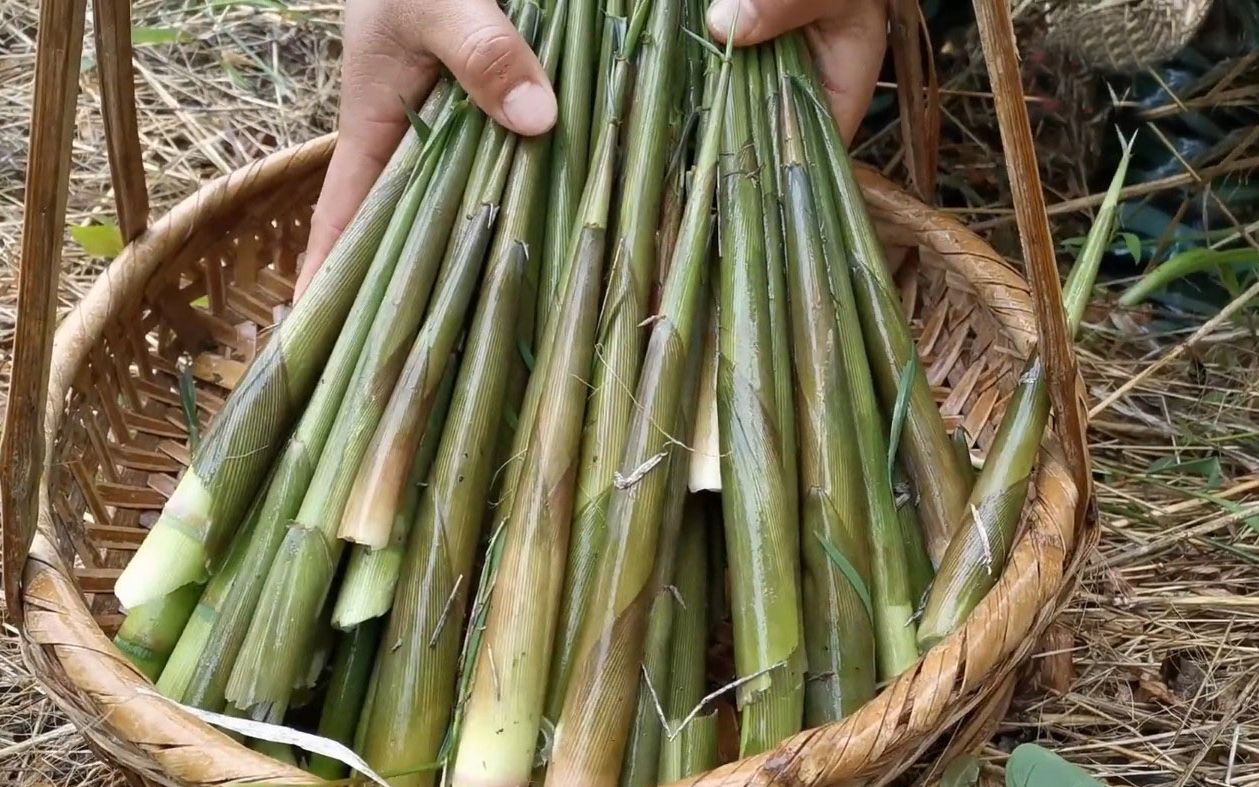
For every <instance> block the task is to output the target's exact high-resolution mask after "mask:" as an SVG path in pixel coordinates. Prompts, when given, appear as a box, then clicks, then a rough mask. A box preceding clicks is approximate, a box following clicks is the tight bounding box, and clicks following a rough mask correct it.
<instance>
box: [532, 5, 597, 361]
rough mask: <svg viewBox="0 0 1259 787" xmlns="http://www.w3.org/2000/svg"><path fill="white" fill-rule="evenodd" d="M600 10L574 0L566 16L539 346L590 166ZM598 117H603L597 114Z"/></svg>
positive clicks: (540, 287) (558, 290)
mask: <svg viewBox="0 0 1259 787" xmlns="http://www.w3.org/2000/svg"><path fill="white" fill-rule="evenodd" d="M599 10H600V9H599V0H570V2H569V4H568V8H567V12H566V13H567V15H568V18H567V25H566V30H565V40H564V48H563V53H564V56H563V58H562V59H561V61H560V63H559V95H558V96H557V98H558V102H559V114H558V115H557V117H556V120H555V128H554V129H553V130H552V131H551V140H552V141H551V145H552V153H551V165H550V179H549V186H548V192H547V198H546V202H545V204H546V205H547V212H546V230H545V239H544V242H543V246H542V248H541V254H540V255H539V257H540V263H541V265H540V271H539V278H538V296H537V297H538V300H537V303H538V305H537V308H536V311H537V320H536V327H537V332H536V334H535V337H536V339H537V340H538V341H540V340H541V339H542V338H543V337H544V336H545V335H546V327H547V322H548V319H549V317H550V315H552V314H553V313H554V311H555V305H556V301H557V300H558V299H559V298H560V297H561V296H562V295H563V292H562V287H563V284H564V281H565V279H564V270H563V268H564V264H565V261H566V260H567V258H568V254H569V248H570V246H571V241H572V237H573V231H574V229H575V227H574V222H575V221H576V217H577V209H578V202H579V199H580V198H581V192H582V184H584V183H585V182H586V172H587V168H588V166H589V156H588V153H589V150H590V145H591V142H592V140H591V139H590V127H591V101H592V100H593V92H594V76H595V62H596V57H597V55H596V52H597V45H598V41H599V32H598V31H599V29H600V28H599V19H600V13H599ZM595 117H600V115H598V113H596V114H595Z"/></svg>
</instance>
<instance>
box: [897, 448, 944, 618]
mask: <svg viewBox="0 0 1259 787" xmlns="http://www.w3.org/2000/svg"><path fill="white" fill-rule="evenodd" d="M892 493H893V494H894V495H895V498H896V517H897V519H898V520H899V521H900V525H901V530H900V532H901V539H902V541H903V542H904V544H905V560H906V567H907V569H908V571H909V592H910V598H911V599H912V600H913V602H914V609H918V608H919V607H920V606H921V605H922V603H923V602H924V601H925V600H926V598H925V596H924V595H923V594H925V593H926V592H927V588H929V587H931V580H932V579H934V578H935V566H933V565H931V556H930V555H928V554H927V542H926V541H924V540H923V537H922V525H921V524H920V523H919V521H918V503H917V500H916V499H915V497H916V496H915V494H914V487H913V484H911V483H910V481H909V478H907V477H906V476H905V470H904V468H902V467H901V464H900V462H897V463H896V466H895V467H894V468H893V475H892Z"/></svg>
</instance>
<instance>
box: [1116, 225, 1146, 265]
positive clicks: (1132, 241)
mask: <svg viewBox="0 0 1259 787" xmlns="http://www.w3.org/2000/svg"><path fill="white" fill-rule="evenodd" d="M1119 237H1121V238H1123V243H1124V246H1125V247H1127V249H1128V253H1129V254H1131V255H1132V259H1133V260H1134V261H1136V262H1140V261H1141V238H1139V237H1138V236H1137V235H1136V233H1133V232H1121V233H1119Z"/></svg>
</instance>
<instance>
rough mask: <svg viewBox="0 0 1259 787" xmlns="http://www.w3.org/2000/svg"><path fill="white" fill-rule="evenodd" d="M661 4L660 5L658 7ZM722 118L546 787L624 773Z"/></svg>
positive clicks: (663, 309)
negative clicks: (671, 425) (627, 741)
mask: <svg viewBox="0 0 1259 787" xmlns="http://www.w3.org/2000/svg"><path fill="white" fill-rule="evenodd" d="M657 8H659V6H657ZM728 57H729V56H728V55H727V62H726V64H725V65H723V67H722V71H721V78H720V81H719V84H718V87H717V90H716V99H715V100H716V104H715V105H716V106H722V105H724V101H725V95H726V89H727V86H728V84H729V82H730V65H729V60H728ZM721 127H722V116H721V114H720V113H713V114H712V115H711V116H710V123H709V127H708V128H707V129H706V130H705V134H704V140H703V143H702V144H701V147H700V152H699V156H698V160H697V163H696V169H695V176H694V188H693V189H692V193H691V196H690V199H688V201H687V206H686V209H685V211H684V215H683V220H682V222H683V226H682V231H681V234H680V237H679V242H678V246H677V249H676V251H675V253H674V258H673V262H672V264H671V265H670V266H669V275H668V278H667V279H666V281H665V289H664V293H663V296H662V298H661V305H660V310H659V312H658V313H657V314H656V315H655V317H654V318H653V321H652V325H651V336H650V339H649V340H648V345H647V354H646V357H645V358H644V360H643V365H642V374H641V376H640V378H639V383H638V388H637V391H636V394H635V397H634V401H635V402H636V403H637V405H638V409H637V410H636V411H635V412H634V413H633V415H632V418H631V421H630V429H629V435H628V440H627V442H626V446H625V451H624V454H623V458H622V461H621V465H620V466H621V470H620V472H619V473H618V476H617V479H616V482H615V489H614V491H613V494H612V499H611V501H610V503H609V508H608V538H607V546H606V550H605V551H604V553H603V555H602V559H601V561H600V564H599V570H598V576H599V577H600V578H601V581H600V582H599V583H598V585H597V586H596V588H595V592H594V596H593V599H592V602H591V605H590V611H589V614H588V616H587V617H586V619H585V621H584V623H583V625H582V627H581V631H580V638H579V644H578V647H577V649H576V651H575V653H574V658H573V668H572V673H571V678H570V683H569V685H568V687H567V690H566V693H565V699H564V706H563V712H562V713H561V714H560V718H559V722H558V724H557V725H556V731H555V744H554V748H553V751H552V759H551V764H550V767H549V768H548V771H547V783H548V784H561V785H565V784H605V783H608V782H609V781H615V779H616V778H617V775H618V774H619V772H620V767H621V760H622V757H623V755H624V752H625V746H626V740H627V737H628V734H629V728H630V724H631V721H632V717H633V712H634V707H635V703H634V699H635V697H634V688H635V687H636V686H637V685H638V680H639V665H640V663H641V660H642V655H643V640H644V636H645V634H646V627H647V613H648V611H649V608H650V604H651V595H652V594H651V592H650V588H651V577H652V574H653V569H654V565H653V563H654V560H653V558H654V557H655V555H656V550H657V546H658V544H659V537H660V525H661V521H662V518H663V512H664V506H665V500H666V498H667V489H668V483H667V481H668V472H667V470H668V464H667V462H666V461H665V460H667V459H668V458H669V457H670V456H671V455H673V454H674V453H675V452H679V451H681V450H682V449H681V448H680V447H679V445H680V444H679V438H678V437H677V436H676V435H674V434H671V433H670V428H669V426H667V425H669V424H673V423H674V422H675V420H676V418H677V413H678V412H679V410H680V409H681V407H682V402H683V395H684V389H685V380H686V377H687V374H686V368H687V365H688V361H689V360H690V358H691V356H692V354H693V352H694V350H693V348H692V345H693V344H695V343H697V342H701V341H702V340H703V333H704V332H703V327H704V322H705V320H704V308H703V307H704V306H705V305H706V299H705V298H704V292H705V289H706V274H707V265H708V260H709V256H708V249H709V245H710V242H711V233H712V200H713V195H714V192H715V189H716V182H717V155H718V147H719V144H720V140H721Z"/></svg>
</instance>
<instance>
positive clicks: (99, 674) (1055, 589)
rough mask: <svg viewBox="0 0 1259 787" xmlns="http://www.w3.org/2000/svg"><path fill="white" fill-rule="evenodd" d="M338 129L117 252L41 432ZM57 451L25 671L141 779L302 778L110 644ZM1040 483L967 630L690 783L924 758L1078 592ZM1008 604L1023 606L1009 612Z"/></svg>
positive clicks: (913, 213) (1026, 304)
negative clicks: (158, 277) (153, 303)
mask: <svg viewBox="0 0 1259 787" xmlns="http://www.w3.org/2000/svg"><path fill="white" fill-rule="evenodd" d="M335 140H336V135H335V134H329V135H326V136H323V137H320V138H317V139H314V140H311V141H309V142H305V143H302V144H299V145H295V146H292V147H289V148H286V149H283V150H280V151H277V152H275V153H272V154H270V155H269V156H267V157H266V158H264V159H261V160H259V161H257V162H255V163H253V164H250V165H248V166H246V167H244V168H241V169H239V170H236V171H234V172H232V173H229V174H227V175H224V176H221V177H220V178H218V179H216V180H215V181H212V182H210V183H209V184H207V185H205V186H203V187H202V188H201V189H199V190H198V191H196V192H194V193H193V194H191V195H189V196H188V197H187V198H185V199H184V200H183V201H182V202H180V203H179V204H178V205H177V206H176V207H175V208H173V209H172V210H171V211H170V212H169V213H168V214H166V215H165V216H163V217H162V219H160V220H159V221H158V222H156V223H155V224H153V225H152V227H151V228H150V229H149V230H148V231H147V232H146V233H145V234H144V235H142V236H140V237H139V238H138V239H137V240H136V241H134V242H133V243H131V244H129V245H128V246H127V248H126V249H125V250H124V252H123V254H122V255H120V256H119V257H118V258H117V259H115V260H114V262H113V263H111V265H110V266H109V267H108V268H107V269H106V270H105V271H104V272H103V273H102V274H101V276H100V277H99V278H98V279H97V281H96V282H95V283H94V284H93V286H92V287H91V289H90V290H89V292H88V293H87V295H86V296H85V297H84V299H83V300H82V301H80V303H79V304H77V305H76V306H75V307H74V308H73V309H72V310H71V311H70V312H69V314H68V315H67V316H66V317H65V318H64V319H63V321H62V322H61V324H60V325H59V326H58V328H57V332H56V337H55V339H54V345H53V366H52V375H51V379H50V383H49V388H48V399H47V419H46V422H45V423H46V430H45V432H46V439H47V441H48V445H50V446H51V445H53V444H54V442H55V437H56V435H57V433H58V430H59V429H60V425H61V421H62V419H63V417H64V415H65V412H66V407H65V405H66V398H67V395H68V392H69V390H70V382H71V380H72V379H73V378H74V376H75V374H76V372H77V370H78V369H79V368H80V367H81V366H82V364H83V363H84V361H85V360H86V357H87V353H88V351H89V350H90V349H91V348H92V347H93V346H94V345H95V344H96V343H97V342H98V341H99V340H100V338H101V337H102V335H103V332H104V330H105V328H106V326H107V324H108V323H109V322H110V321H111V320H112V319H114V318H115V317H116V316H117V315H118V314H120V313H122V312H123V311H125V310H126V309H127V308H128V307H129V306H132V305H134V304H135V303H136V302H137V300H138V298H139V297H140V294H141V293H142V291H143V286H144V284H145V283H146V282H147V281H148V280H149V279H150V278H151V276H152V275H153V274H154V273H155V272H156V271H157V270H158V269H159V268H160V267H161V265H162V264H163V262H164V261H165V260H168V259H170V258H171V257H172V256H173V255H175V254H177V253H178V251H179V250H180V249H182V248H183V247H184V246H185V245H186V244H187V243H188V242H189V240H190V239H191V238H192V237H193V236H194V230H196V229H198V228H199V227H201V226H203V225H208V224H213V223H214V222H217V221H222V219H223V217H224V216H225V215H227V214H228V213H229V212H230V211H231V209H232V206H234V205H238V204H242V203H245V202H247V201H250V200H252V199H254V198H257V197H259V196H260V195H262V194H264V193H267V192H268V190H271V189H275V188H278V187H281V186H282V185H283V184H284V183H285V182H287V181H288V180H289V179H291V178H295V177H301V176H305V175H312V176H313V175H315V174H316V173H318V172H319V171H320V169H321V168H322V167H323V166H325V165H326V163H327V161H328V158H329V157H330V156H331V153H332V150H333V147H334V145H335ZM858 169H859V172H858V175H859V180H860V182H861V185H862V188H863V191H864V192H865V193H866V197H867V201H868V203H869V207H870V210H871V213H872V214H873V215H874V216H875V218H876V220H878V219H882V220H883V222H885V223H891V224H893V225H895V226H897V227H898V228H901V229H906V230H908V231H911V232H913V233H914V235H915V237H916V238H917V239H918V240H919V243H920V245H922V246H925V247H928V248H930V249H932V250H934V251H935V252H936V253H938V254H940V256H941V257H943V258H944V260H945V262H946V263H947V264H948V265H949V266H950V267H952V266H953V265H955V264H956V260H957V259H959V258H961V257H965V258H966V259H968V260H972V261H973V264H974V265H975V267H976V269H977V272H976V273H975V274H973V275H967V274H966V273H965V272H963V274H962V275H963V276H964V277H965V279H966V284H968V285H969V286H971V287H972V288H974V289H975V291H976V294H975V298H976V300H978V301H980V302H982V303H983V304H984V305H985V307H987V308H988V309H989V311H990V312H991V313H992V316H993V317H995V318H996V320H997V321H998V322H999V323H1000V324H1001V325H1002V327H1003V329H1004V330H1005V332H1006V335H1007V336H1008V337H1009V338H1010V340H1011V342H1012V343H1013V344H1014V345H1015V347H1016V349H1018V351H1019V352H1020V353H1024V352H1030V351H1031V350H1032V348H1033V346H1034V344H1035V341H1036V329H1035V325H1034V322H1033V317H1032V315H1033V310H1032V304H1031V298H1030V296H1029V294H1028V285H1027V283H1026V281H1025V280H1024V279H1023V278H1022V277H1021V276H1020V275H1019V274H1018V273H1016V272H1015V271H1014V270H1013V269H1012V268H1011V267H1010V266H1009V265H1008V264H1007V263H1006V262H1005V261H1004V260H1003V259H1002V258H1001V257H1000V256H999V255H998V254H997V253H996V252H994V251H992V249H991V248H990V247H989V246H988V245H987V244H986V243H985V242H984V241H982V240H981V239H980V238H978V236H976V235H975V234H974V233H972V232H970V230H968V229H966V228H965V227H964V226H963V225H962V224H961V223H960V222H959V221H957V220H956V219H954V218H953V217H951V216H949V215H948V214H945V213H942V212H940V211H938V210H935V209H932V208H930V207H928V206H926V205H924V204H922V203H921V202H919V201H918V200H916V199H915V198H913V197H912V196H910V195H909V194H908V193H907V192H905V191H904V190H903V189H901V187H900V186H897V185H895V184H893V183H892V182H891V181H890V180H888V179H886V178H884V177H882V176H881V175H879V174H877V173H876V172H874V171H872V170H870V169H868V168H864V167H859V168H858ZM979 269H982V270H979ZM51 464H52V452H51V451H49V452H48V453H47V456H46V458H45V464H44V467H43V468H41V477H40V484H39V506H38V517H37V522H36V526H37V534H36V537H35V541H34V543H33V544H32V548H31V551H30V553H29V555H25V556H6V559H5V563H6V568H9V567H13V566H15V565H16V566H19V567H21V570H22V577H23V580H24V581H23V586H22V590H21V595H22V601H23V603H24V604H25V606H26V607H27V610H28V611H27V615H26V618H25V620H24V621H23V623H22V626H21V633H22V648H23V653H24V656H25V657H26V660H27V663H28V666H30V668H31V669H32V672H34V673H35V675H36V677H37V678H38V679H39V681H40V682H41V683H42V684H44V685H45V686H48V687H49V688H50V695H51V696H52V697H53V699H54V701H55V702H56V703H57V704H58V705H59V706H61V707H62V708H63V709H64V710H67V711H68V712H69V713H70V715H71V718H72V719H73V720H74V721H75V723H76V726H79V727H80V728H81V729H84V731H85V733H86V734H87V735H88V737H89V738H91V739H92V740H93V742H94V743H95V744H96V746H97V748H98V749H99V750H101V751H105V752H109V753H110V754H113V755H114V756H113V758H112V759H115V760H116V761H117V762H118V763H119V764H121V765H122V766H123V767H126V768H129V769H131V770H132V771H134V772H137V773H139V774H140V775H141V776H142V777H143V778H145V779H149V780H152V781H155V782H159V783H197V784H219V783H223V782H228V781H239V780H246V781H265V782H268V783H281V782H283V783H301V782H309V781H310V780H311V778H312V777H311V776H310V775H309V774H307V773H305V772H303V771H300V770H297V769H295V768H293V767H292V766H287V765H283V764H281V763H279V762H277V761H275V760H271V759H270V758H267V757H265V756H263V755H261V754H258V753H257V752H254V751H253V750H251V749H248V748H246V747H244V746H243V745H241V744H239V743H236V742H235V741H234V740H232V739H231V738H229V737H227V736H226V735H224V734H222V733H220V732H218V731H217V730H214V729H212V728H211V727H210V726H208V725H207V724H205V723H204V722H202V721H200V720H199V719H198V718H197V717H195V716H193V715H192V714H191V713H189V712H188V711H186V710H184V709H182V707H181V706H179V705H177V704H176V703H173V702H172V701H170V700H167V699H165V698H163V697H160V696H158V695H157V694H156V693H155V692H154V691H153V690H152V686H151V684H150V683H149V682H148V680H147V679H146V678H144V677H143V676H142V675H141V674H140V673H139V672H138V671H137V670H136V669H135V668H134V667H132V666H131V665H130V663H129V662H127V661H126V660H125V659H124V658H123V657H122V656H121V654H119V653H118V651H117V650H116V649H115V648H114V647H113V645H112V643H111V642H110V641H109V640H108V638H106V637H105V635H104V634H103V632H101V630H100V629H99V627H98V626H97V624H96V622H95V620H94V619H93V618H92V616H91V613H90V612H89V610H88V608H87V606H86V604H85V602H84V600H83V597H82V595H81V594H80V593H79V592H78V589H77V587H76V585H75V584H74V580H73V579H72V576H71V572H70V571H69V570H68V568H67V566H66V563H65V561H64V559H63V558H62V556H61V555H60V554H59V553H58V551H57V549H56V547H55V542H54V540H53V539H52V537H50V534H52V533H54V532H55V531H54V529H53V525H52V518H51V505H50V497H49V487H48V479H49V475H50V472H49V471H50V468H51ZM1086 477H1087V474H1086ZM1032 483H1033V486H1034V487H1036V488H1037V489H1038V490H1039V493H1038V495H1037V496H1036V500H1035V501H1032V502H1029V504H1028V506H1027V510H1029V511H1030V516H1026V515H1025V518H1026V519H1027V520H1029V521H1028V522H1026V523H1025V525H1024V527H1023V530H1022V532H1021V535H1020V536H1019V538H1018V539H1017V541H1016V543H1015V546H1014V549H1013V551H1012V553H1011V556H1010V561H1009V564H1008V566H1007V569H1006V571H1005V572H1004V573H1003V575H1002V578H1001V580H1000V581H999V582H998V584H997V586H996V587H995V588H994V589H993V591H992V592H990V593H989V595H988V596H987V597H986V598H985V599H984V601H983V602H982V603H981V605H980V607H979V608H977V609H976V610H975V612H974V613H972V615H971V618H970V619H968V621H967V623H966V625H965V626H964V627H963V628H962V629H960V630H958V631H956V632H954V633H953V634H952V635H950V636H949V637H948V638H947V639H945V640H944V641H943V642H941V643H940V644H938V645H937V646H936V647H935V648H933V649H932V650H931V651H929V652H928V653H927V654H925V655H924V656H923V657H922V658H920V659H919V661H918V662H917V663H916V665H915V666H914V667H912V668H911V669H910V670H909V671H907V672H906V673H905V674H903V675H901V676H900V677H899V678H897V679H896V680H895V681H893V682H892V683H891V684H889V685H888V686H886V687H884V689H883V690H882V691H881V692H880V693H879V695H877V696H876V698H875V699H874V700H872V701H871V702H870V703H868V704H867V705H866V706H865V707H864V708H862V709H861V710H860V711H858V712H857V713H856V714H854V715H853V716H851V717H848V718H847V719H845V720H843V721H840V722H836V723H833V724H831V725H827V726H825V727H821V728H816V729H811V730H806V731H804V732H802V733H800V734H798V735H796V736H794V737H793V738H790V739H788V740H787V741H785V742H784V743H783V744H781V745H780V746H779V747H778V748H777V749H775V750H773V751H771V752H769V753H767V754H765V755H760V756H758V757H754V758H749V759H745V760H741V761H739V762H737V763H732V764H729V765H726V766H722V767H721V768H718V769H717V770H716V771H713V772H711V773H710V774H705V775H702V776H699V777H694V778H692V779H689V780H687V781H685V782H682V783H685V784H696V785H699V784H702V785H707V786H709V787H714V786H715V785H735V784H745V783H753V782H757V783H759V780H761V779H764V778H765V777H767V776H768V777H773V778H777V779H784V778H785V779H787V781H788V783H793V784H795V783H799V784H831V783H834V780H835V779H836V778H837V777H843V778H851V777H853V776H857V775H873V774H869V773H865V774H858V773H857V772H855V771H853V769H852V767H851V765H852V762H863V763H866V764H867V766H869V765H872V764H878V763H880V762H881V761H885V760H887V758H889V757H892V756H895V755H897V754H898V753H899V754H902V755H907V756H903V757H902V759H903V760H904V761H903V762H902V763H901V765H900V767H898V768H894V769H892V770H893V774H892V775H894V773H895V772H899V770H902V769H903V768H904V767H907V766H908V765H909V764H910V763H911V762H913V760H915V759H917V757H918V756H919V755H920V754H921V753H922V751H923V750H925V749H926V748H927V746H929V745H930V744H931V743H932V742H933V741H934V740H935V739H936V738H937V737H938V736H939V735H940V734H941V733H943V732H944V731H945V730H947V729H948V728H950V727H951V726H952V725H953V724H955V723H956V722H957V721H958V720H959V719H961V718H962V717H963V716H965V715H967V714H968V713H969V712H971V711H972V709H973V708H975V707H976V706H977V705H978V704H979V703H981V702H982V701H983V700H984V699H985V698H986V697H988V696H990V695H991V694H992V693H993V692H994V691H995V690H996V689H997V687H998V686H999V684H1001V682H1002V681H1004V680H1005V679H1006V678H1007V677H1008V676H1009V675H1010V674H1011V672H1012V671H1013V669H1014V668H1015V667H1017V666H1018V665H1019V663H1020V662H1021V661H1022V660H1023V659H1024V658H1025V657H1026V656H1027V655H1028V653H1029V652H1030V651H1031V649H1032V648H1033V647H1034V646H1035V644H1036V640H1037V639H1038V638H1039V635H1040V633H1041V632H1042V631H1043V629H1044V628H1045V627H1046V626H1047V625H1048V623H1049V622H1050V620H1051V619H1052V617H1053V616H1054V614H1055V613H1056V612H1057V610H1058V609H1059V608H1060V607H1061V605H1062V603H1064V602H1065V599H1066V596H1067V595H1069V593H1070V592H1071V590H1073V588H1074V584H1075V581H1076V577H1077V574H1078V570H1079V567H1080V565H1081V563H1082V561H1083V558H1084V556H1085V555H1087V553H1088V552H1089V551H1090V550H1091V547H1092V544H1093V543H1095V541H1096V539H1097V535H1098V534H1097V528H1096V527H1095V525H1094V522H1093V518H1092V517H1087V516H1085V513H1086V512H1087V510H1088V501H1089V500H1090V498H1091V489H1084V490H1081V489H1078V488H1077V487H1076V486H1075V481H1074V480H1073V474H1072V473H1071V472H1070V469H1069V468H1067V467H1066V466H1065V463H1064V459H1063V456H1062V452H1061V450H1060V447H1059V446H1058V444H1057V441H1056V438H1054V437H1052V436H1051V437H1049V438H1047V439H1046V441H1045V443H1044V444H1043V445H1042V448H1041V451H1040V461H1039V463H1038V469H1037V471H1036V477H1035V478H1034V479H1033V482H1032ZM1014 605H1019V606H1018V607H1017V609H1018V610H1023V611H1022V612H1020V613H1018V614H1014V615H1010V614H1008V613H1009V612H1010V610H1011V608H1013V607H1014ZM994 643H995V645H996V646H995V647H994ZM1002 707H1004V706H1002ZM93 710H95V711H96V713H95V714H94V715H93V714H92V711H93ZM998 712H999V711H998ZM836 763H839V764H838V765H837V764H836ZM845 768H846V770H844V769H845ZM867 770H868V768H867ZM840 771H842V772H840ZM887 774H888V770H887V769H886V768H881V769H880V770H879V772H878V776H879V777H880V778H881V777H883V776H886V775H887ZM793 778H794V779H795V781H792V780H791V779H793ZM889 778H890V776H889Z"/></svg>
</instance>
